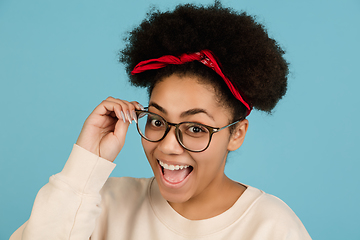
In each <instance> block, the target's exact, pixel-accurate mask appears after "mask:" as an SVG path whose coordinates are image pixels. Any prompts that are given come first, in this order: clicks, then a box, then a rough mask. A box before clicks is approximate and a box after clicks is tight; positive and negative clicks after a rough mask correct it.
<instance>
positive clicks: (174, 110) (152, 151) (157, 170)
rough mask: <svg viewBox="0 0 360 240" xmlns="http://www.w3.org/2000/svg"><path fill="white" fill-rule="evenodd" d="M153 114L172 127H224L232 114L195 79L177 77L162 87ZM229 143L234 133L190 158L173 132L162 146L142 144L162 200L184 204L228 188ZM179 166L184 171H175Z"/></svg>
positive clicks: (158, 88)
mask: <svg viewBox="0 0 360 240" xmlns="http://www.w3.org/2000/svg"><path fill="white" fill-rule="evenodd" d="M149 111H150V112H153V113H156V114H158V115H160V116H162V117H163V118H164V119H165V120H166V121H168V122H171V123H180V122H185V121H191V122H198V123H202V124H205V125H208V126H212V127H223V126H226V125H228V124H229V119H231V116H230V112H229V110H228V109H227V108H224V107H221V106H220V105H219V104H218V103H217V101H216V97H215V95H214V91H213V90H212V89H211V87H210V86H209V85H206V84H202V83H201V84H200V83H198V82H197V78H196V77H189V76H183V77H179V76H178V75H171V76H170V77H167V78H165V79H164V80H163V81H160V82H158V83H157V84H156V86H155V87H154V89H153V91H152V94H151V97H150V102H149ZM229 141H230V133H229V129H224V130H222V131H219V132H218V133H215V134H213V137H212V140H211V143H210V145H209V147H208V148H207V149H206V150H205V151H203V152H197V153H196V152H190V151H187V150H185V149H184V148H183V147H182V146H181V145H180V144H179V143H178V141H177V140H176V136H175V127H171V130H170V131H169V133H168V134H167V135H166V137H165V138H164V139H163V140H161V141H160V142H149V141H147V140H145V139H142V144H143V147H144V151H145V154H146V156H147V158H148V161H149V163H150V165H151V168H152V170H153V171H154V175H155V178H156V180H157V182H158V185H159V188H160V192H161V194H162V196H163V197H164V198H165V199H166V200H168V201H169V202H170V203H172V202H173V203H183V202H186V201H189V200H191V199H194V198H196V197H200V196H203V197H211V195H212V194H216V192H217V190H218V189H220V188H221V187H222V185H221V183H222V181H223V179H224V176H225V175H224V167H225V161H226V156H227V153H228V150H232V149H229ZM172 165H173V166H172ZM177 165H179V168H180V169H179V170H173V168H177V167H176V166H177ZM166 168H168V169H166ZM181 168H182V169H181Z"/></svg>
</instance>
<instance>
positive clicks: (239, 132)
mask: <svg viewBox="0 0 360 240" xmlns="http://www.w3.org/2000/svg"><path fill="white" fill-rule="evenodd" d="M248 126H249V121H248V120H247V119H244V120H242V121H241V122H239V123H238V124H236V128H235V129H234V131H233V133H232V134H231V136H230V141H229V144H228V148H227V149H228V150H229V151H235V150H236V149H238V148H239V147H240V146H241V145H242V144H243V142H244V140H245V135H246V132H247V129H248Z"/></svg>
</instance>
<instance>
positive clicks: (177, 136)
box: [135, 107, 245, 152]
mask: <svg viewBox="0 0 360 240" xmlns="http://www.w3.org/2000/svg"><path fill="white" fill-rule="evenodd" d="M147 109H148V107H145V110H135V113H136V118H137V119H139V115H140V114H141V113H146V114H148V113H151V114H154V115H156V116H157V117H159V118H160V119H162V120H163V121H164V123H165V126H166V130H165V133H164V136H163V137H162V138H160V139H159V140H156V141H154V140H150V139H148V138H147V137H145V135H143V133H142V132H141V131H140V128H139V124H138V122H139V121H137V123H136V127H137V130H138V132H139V134H140V136H141V137H142V138H144V139H145V140H147V141H149V142H160V141H161V140H163V139H164V138H165V137H166V135H167V134H168V133H169V131H170V128H171V126H174V127H175V136H176V140H177V141H178V143H179V144H180V145H181V146H182V147H183V148H184V149H186V150H188V151H190V152H203V151H205V150H206V149H207V148H208V147H209V145H210V142H211V139H212V136H213V134H214V133H217V132H219V131H221V130H223V129H225V128H228V127H230V126H232V125H234V124H236V123H238V122H240V121H242V120H244V119H245V118H244V117H242V118H240V119H239V120H236V121H235V122H232V123H230V124H228V125H226V126H224V127H222V128H218V127H211V126H208V125H205V124H202V123H197V122H181V123H171V122H168V121H166V120H165V119H164V118H163V117H162V116H160V115H158V114H156V113H153V112H149V111H148V110H147ZM184 123H190V124H191V123H193V124H197V125H201V126H202V127H205V128H206V129H208V131H209V142H208V144H207V145H206V147H205V148H204V149H202V150H191V149H189V148H187V147H185V146H184V144H183V143H182V142H181V140H180V129H179V126H180V125H181V124H184Z"/></svg>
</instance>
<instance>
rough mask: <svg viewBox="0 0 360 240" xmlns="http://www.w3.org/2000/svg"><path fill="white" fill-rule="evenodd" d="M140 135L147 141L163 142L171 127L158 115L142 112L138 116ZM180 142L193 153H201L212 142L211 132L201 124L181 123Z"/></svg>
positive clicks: (179, 128) (179, 129) (178, 137)
mask: <svg viewBox="0 0 360 240" xmlns="http://www.w3.org/2000/svg"><path fill="white" fill-rule="evenodd" d="M137 125H138V130H139V133H140V134H141V135H142V136H143V137H144V138H145V139H147V140H149V141H152V142H156V141H159V140H161V139H162V138H163V137H164V135H165V134H166V131H167V129H168V128H169V127H170V125H168V124H167V123H166V121H165V120H164V119H163V118H162V117H160V116H159V115H157V114H153V113H146V112H142V113H140V114H139V115H138V124H137ZM176 135H177V139H178V141H179V142H180V143H181V144H182V145H183V146H184V147H185V148H187V149H189V150H191V151H201V150H203V149H205V148H206V147H207V145H208V144H209V140H210V134H209V130H208V129H207V128H206V127H204V126H203V125H201V124H197V123H193V122H184V123H181V124H180V125H179V126H178V128H177V131H176Z"/></svg>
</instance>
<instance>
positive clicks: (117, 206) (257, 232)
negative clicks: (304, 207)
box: [10, 145, 311, 240]
mask: <svg viewBox="0 0 360 240" xmlns="http://www.w3.org/2000/svg"><path fill="white" fill-rule="evenodd" d="M114 167H115V164H113V163H111V162H109V161H107V160H105V159H102V158H100V157H98V156H96V155H94V154H92V153H90V152H88V151H86V150H85V149H82V148H81V147H79V146H77V145H74V148H73V151H72V153H71V155H70V157H69V160H68V161H67V163H66V165H65V167H64V169H63V170H62V171H61V172H60V173H58V174H56V175H54V176H52V177H51V178H50V181H49V183H48V184H46V185H45V186H44V187H43V188H42V189H41V190H40V191H39V193H38V195H37V197H36V199H35V203H34V207H33V210H32V213H31V216H30V219H29V220H28V221H27V222H26V223H25V224H24V225H23V226H21V227H20V228H19V229H18V230H17V231H16V232H15V233H14V234H13V235H12V236H11V237H10V240H20V239H22V240H30V239H31V240H50V239H51V240H55V239H59V240H60V239H61V240H65V239H66V240H87V239H91V240H100V239H101V240H105V239H107V240H119V239H127V240H129V239H141V240H143V239H157V240H169V239H171V240H173V239H174V240H175V239H207V240H208V239H210V240H211V239H227V240H231V239H237V240H283V239H289V240H290V239H291V240H298V239H299V240H300V239H302V240H308V239H311V238H310V236H309V234H308V233H307V231H306V229H305V228H304V226H303V224H302V223H301V221H300V220H299V219H298V217H297V216H296V215H295V214H294V212H293V211H292V210H291V209H290V208H289V207H288V206H287V205H286V204H285V203H284V202H282V201H281V200H280V199H278V198H276V197H274V196H272V195H269V194H266V193H264V192H262V191H260V190H258V189H256V188H253V187H250V186H247V189H246V190H245V192H244V193H243V194H242V195H241V197H240V198H239V199H238V200H237V201H236V203H235V204H234V205H233V206H232V207H231V208H230V209H228V210H227V211H225V212H224V213H222V214H220V215H218V216H216V217H213V218H209V219H204V220H188V219H186V218H184V217H182V216H181V215H179V214H178V213H177V212H176V211H175V210H174V209H173V208H172V207H171V206H170V205H169V204H168V202H167V201H166V200H165V199H164V198H163V197H162V196H161V194H160V191H159V188H158V185H157V183H156V180H155V179H154V178H150V179H135V178H125V177H123V178H109V179H108V177H109V175H110V173H111V171H112V170H113V168H114Z"/></svg>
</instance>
